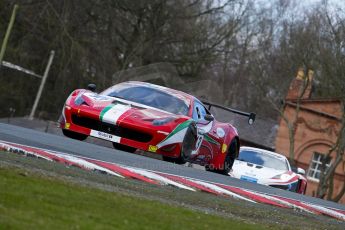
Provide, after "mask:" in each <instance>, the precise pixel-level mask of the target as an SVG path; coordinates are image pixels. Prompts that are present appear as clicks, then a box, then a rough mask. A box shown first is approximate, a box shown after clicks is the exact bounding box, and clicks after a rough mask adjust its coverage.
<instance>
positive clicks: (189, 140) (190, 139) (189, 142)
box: [163, 123, 198, 164]
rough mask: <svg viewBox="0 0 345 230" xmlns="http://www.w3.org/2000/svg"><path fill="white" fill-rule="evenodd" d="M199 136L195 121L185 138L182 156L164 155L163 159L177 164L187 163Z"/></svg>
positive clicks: (189, 127)
mask: <svg viewBox="0 0 345 230" xmlns="http://www.w3.org/2000/svg"><path fill="white" fill-rule="evenodd" d="M197 138H198V132H197V127H196V125H195V123H191V124H190V125H189V126H188V128H187V131H186V134H185V136H184V138H183V142H182V147H181V153H180V156H179V157H178V158H172V157H167V156H163V160H164V161H168V162H172V163H176V164H185V163H186V162H187V161H188V160H189V158H190V156H191V155H192V151H193V150H194V149H195V145H196V141H197Z"/></svg>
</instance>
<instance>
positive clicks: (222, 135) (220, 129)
mask: <svg viewBox="0 0 345 230" xmlns="http://www.w3.org/2000/svg"><path fill="white" fill-rule="evenodd" d="M217 135H218V137H220V138H222V137H224V136H225V132H224V129H222V128H217Z"/></svg>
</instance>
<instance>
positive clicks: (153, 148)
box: [149, 145, 158, 153]
mask: <svg viewBox="0 0 345 230" xmlns="http://www.w3.org/2000/svg"><path fill="white" fill-rule="evenodd" d="M157 149H158V147H157V146H155V145H149V151H150V152H153V153H155V152H156V151H157Z"/></svg>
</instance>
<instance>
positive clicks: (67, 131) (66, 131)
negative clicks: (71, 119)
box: [62, 129, 87, 141]
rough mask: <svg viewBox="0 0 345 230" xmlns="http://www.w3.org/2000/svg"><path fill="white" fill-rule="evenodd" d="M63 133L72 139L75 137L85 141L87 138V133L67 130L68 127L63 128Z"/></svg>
mask: <svg viewBox="0 0 345 230" xmlns="http://www.w3.org/2000/svg"><path fill="white" fill-rule="evenodd" d="M62 133H63V135H65V136H66V137H69V138H72V139H75V140H78V141H83V140H85V139H86V138H87V135H85V134H81V133H76V132H73V131H71V130H67V129H62Z"/></svg>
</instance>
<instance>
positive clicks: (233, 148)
mask: <svg viewBox="0 0 345 230" xmlns="http://www.w3.org/2000/svg"><path fill="white" fill-rule="evenodd" d="M238 144H239V143H238V141H237V139H234V140H232V141H231V144H230V146H229V149H228V152H227V154H226V156H225V159H224V163H223V165H222V167H221V168H220V169H214V168H212V167H209V166H206V167H205V169H206V171H210V172H215V173H219V174H223V175H228V174H229V172H230V170H231V169H232V166H233V165H234V162H235V159H236V157H237V156H238V153H239V152H238V151H239V146H238Z"/></svg>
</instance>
